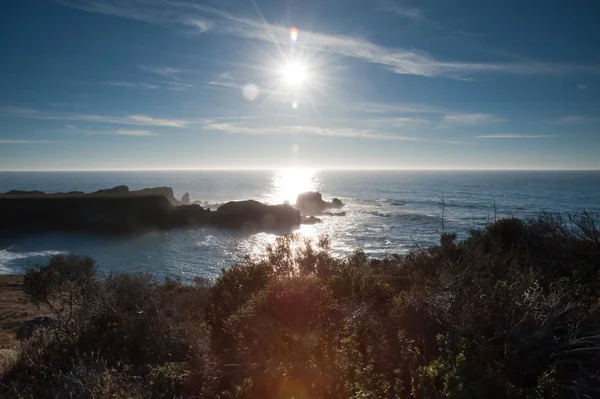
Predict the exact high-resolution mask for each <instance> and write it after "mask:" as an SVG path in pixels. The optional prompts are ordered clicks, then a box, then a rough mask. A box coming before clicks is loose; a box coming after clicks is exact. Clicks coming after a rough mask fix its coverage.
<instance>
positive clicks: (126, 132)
mask: <svg viewBox="0 0 600 399" xmlns="http://www.w3.org/2000/svg"><path fill="white" fill-rule="evenodd" d="M65 127H66V128H67V129H69V130H70V131H71V132H73V133H78V134H85V135H87V136H96V135H118V136H135V137H142V136H157V134H156V133H153V132H151V131H150V130H137V129H117V130H112V129H102V130H94V129H83V128H80V127H77V126H74V125H66V126H65Z"/></svg>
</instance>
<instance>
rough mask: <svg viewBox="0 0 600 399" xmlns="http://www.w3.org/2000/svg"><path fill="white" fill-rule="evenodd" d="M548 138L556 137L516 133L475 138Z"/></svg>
mask: <svg viewBox="0 0 600 399" xmlns="http://www.w3.org/2000/svg"><path fill="white" fill-rule="evenodd" d="M549 137H557V136H556V135H551V134H516V133H501V134H487V135H483V136H475V138H477V139H543V138H549Z"/></svg>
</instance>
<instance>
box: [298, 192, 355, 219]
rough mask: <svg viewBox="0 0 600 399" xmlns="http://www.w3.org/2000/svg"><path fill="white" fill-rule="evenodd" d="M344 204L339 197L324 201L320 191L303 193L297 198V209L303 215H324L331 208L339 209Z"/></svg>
mask: <svg viewBox="0 0 600 399" xmlns="http://www.w3.org/2000/svg"><path fill="white" fill-rule="evenodd" d="M343 206H344V204H343V203H342V201H340V200H339V199H337V198H334V199H333V200H332V201H331V202H327V201H324V200H323V196H322V195H321V193H319V192H307V193H302V194H299V195H298V197H297V198H296V209H298V210H299V211H300V212H301V213H302V214H303V215H322V214H323V213H324V212H325V211H327V210H329V209H339V208H342V207H343Z"/></svg>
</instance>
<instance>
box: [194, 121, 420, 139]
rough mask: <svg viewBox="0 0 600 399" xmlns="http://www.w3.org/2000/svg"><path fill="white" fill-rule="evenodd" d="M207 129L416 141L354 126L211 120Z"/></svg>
mask: <svg viewBox="0 0 600 399" xmlns="http://www.w3.org/2000/svg"><path fill="white" fill-rule="evenodd" d="M204 129H206V130H216V131H221V132H226V133H234V134H250V135H266V134H268V135H275V134H279V135H292V134H304V135H312V136H329V137H340V138H359V139H377V140H403V141H406V140H409V141H416V140H418V139H416V138H414V137H404V136H397V135H392V134H387V133H380V132H377V131H375V130H369V129H354V128H328V127H319V126H305V125H281V126H275V127H248V126H243V125H239V124H232V123H213V122H209V123H207V124H206V125H205V126H204Z"/></svg>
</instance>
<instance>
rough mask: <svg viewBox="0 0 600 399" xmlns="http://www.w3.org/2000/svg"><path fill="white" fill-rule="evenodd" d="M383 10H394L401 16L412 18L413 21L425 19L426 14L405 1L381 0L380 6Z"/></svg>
mask: <svg viewBox="0 0 600 399" xmlns="http://www.w3.org/2000/svg"><path fill="white" fill-rule="evenodd" d="M379 9H380V10H382V11H388V12H393V13H394V14H397V15H399V16H401V17H404V18H408V19H411V20H413V21H418V22H420V21H425V20H426V18H425V15H424V14H423V11H422V10H421V9H419V8H416V7H409V6H406V5H405V4H404V3H403V2H400V1H392V0H386V1H382V2H381V6H380V7H379Z"/></svg>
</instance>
